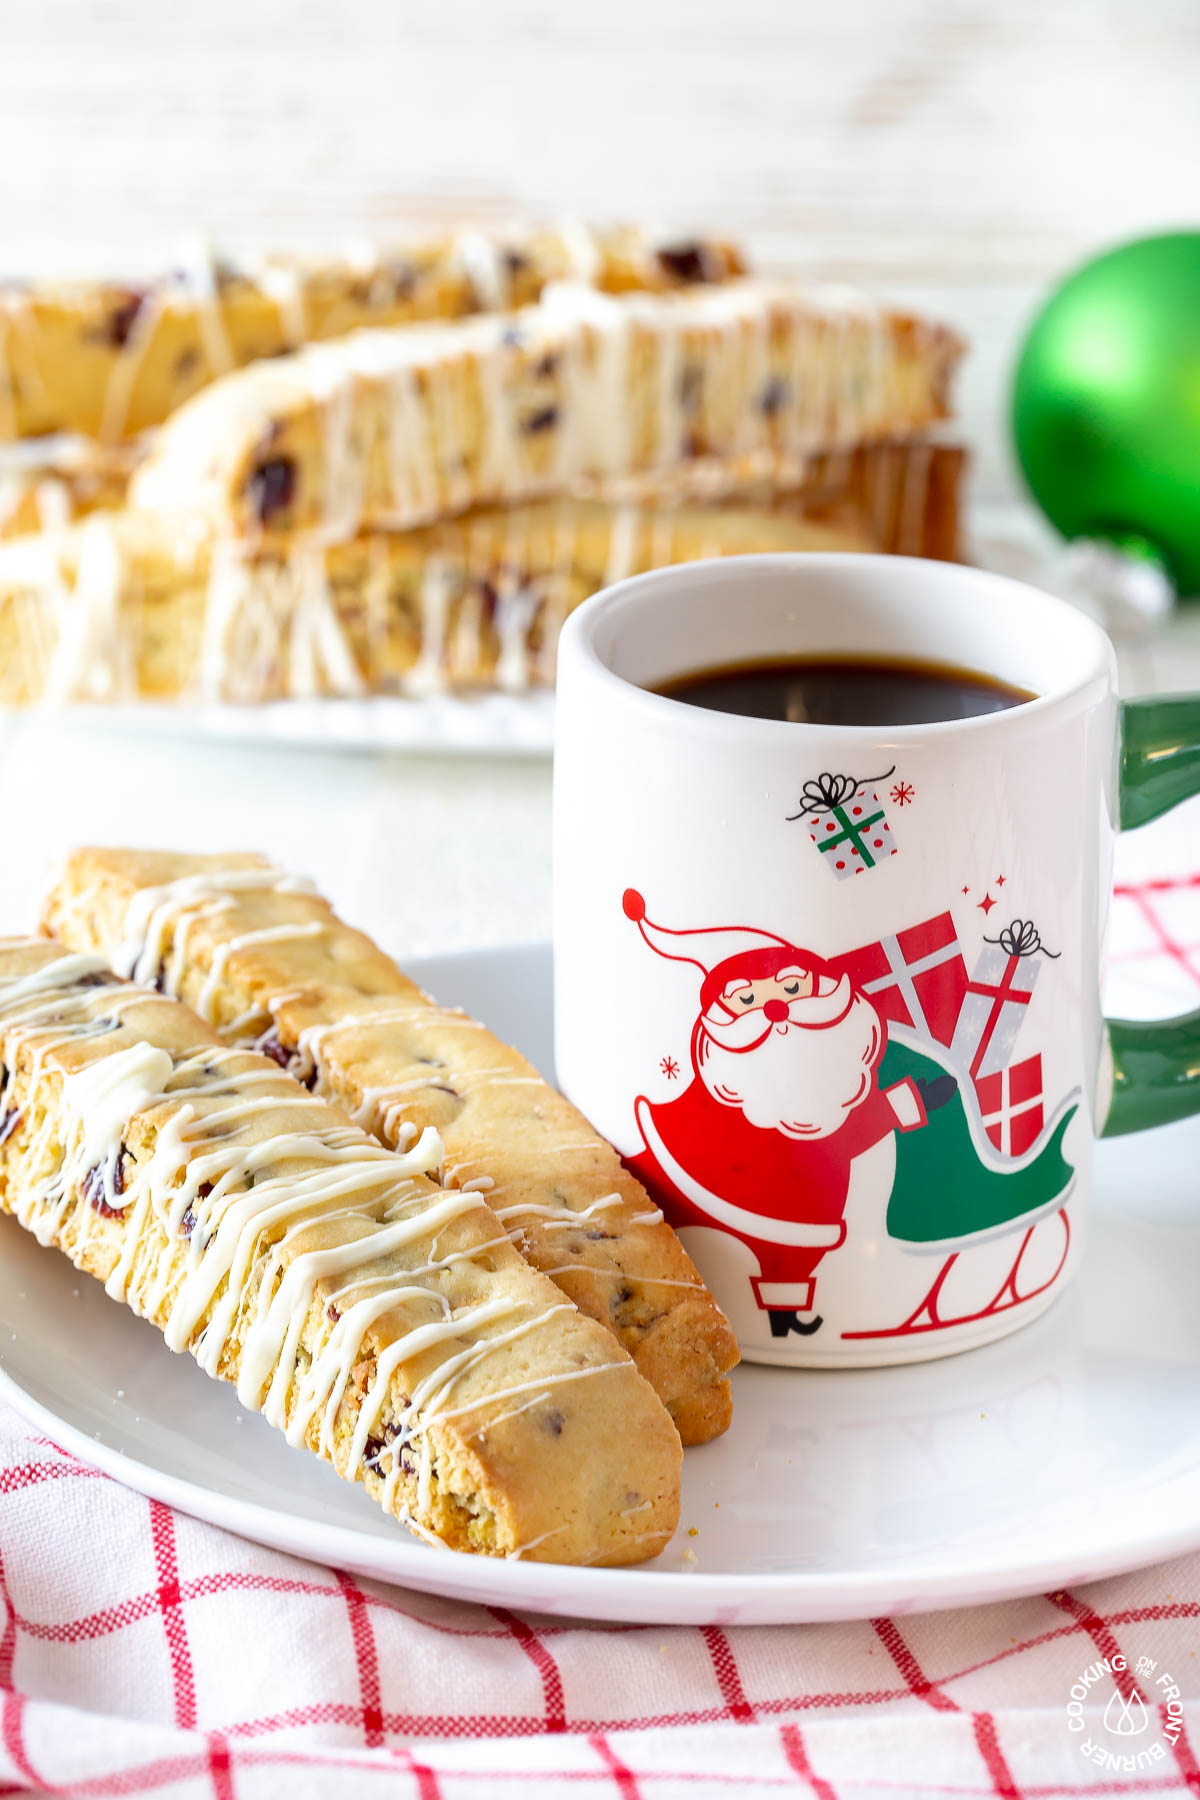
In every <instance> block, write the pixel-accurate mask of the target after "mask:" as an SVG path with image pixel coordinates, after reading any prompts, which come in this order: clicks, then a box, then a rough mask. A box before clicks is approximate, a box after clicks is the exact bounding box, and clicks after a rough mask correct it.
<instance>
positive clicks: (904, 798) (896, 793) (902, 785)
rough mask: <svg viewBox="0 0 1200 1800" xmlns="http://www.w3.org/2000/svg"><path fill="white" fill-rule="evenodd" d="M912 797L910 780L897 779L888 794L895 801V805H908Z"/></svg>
mask: <svg viewBox="0 0 1200 1800" xmlns="http://www.w3.org/2000/svg"><path fill="white" fill-rule="evenodd" d="M912 797H913V784H912V782H911V781H898V782H897V783H896V785H895V786H894V787H893V789H892V792H891V796H890V798H891V799H893V800H894V801H895V802H896V805H897V806H908V805H909V804H910V803H911V801H912Z"/></svg>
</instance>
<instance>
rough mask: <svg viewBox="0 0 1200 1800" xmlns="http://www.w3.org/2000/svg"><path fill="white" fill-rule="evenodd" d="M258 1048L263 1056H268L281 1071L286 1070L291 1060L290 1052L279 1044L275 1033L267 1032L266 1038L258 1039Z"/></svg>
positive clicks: (277, 1035) (277, 1034)
mask: <svg viewBox="0 0 1200 1800" xmlns="http://www.w3.org/2000/svg"><path fill="white" fill-rule="evenodd" d="M258 1048H259V1050H260V1051H261V1053H262V1055H263V1056H269V1057H270V1059H271V1061H272V1062H273V1063H278V1064H279V1066H280V1068H281V1069H286V1068H287V1066H288V1064H289V1063H290V1062H291V1060H292V1052H291V1051H290V1050H288V1049H286V1048H285V1046H284V1045H283V1044H281V1043H280V1041H279V1033H278V1032H277V1031H269V1032H268V1033H267V1035H266V1037H264V1038H260V1039H259V1040H258Z"/></svg>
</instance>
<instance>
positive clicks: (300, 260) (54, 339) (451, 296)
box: [0, 224, 744, 443]
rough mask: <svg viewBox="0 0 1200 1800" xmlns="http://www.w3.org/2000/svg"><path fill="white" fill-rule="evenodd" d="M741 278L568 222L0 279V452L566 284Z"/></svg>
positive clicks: (665, 247) (727, 267) (141, 418)
mask: <svg viewBox="0 0 1200 1800" xmlns="http://www.w3.org/2000/svg"><path fill="white" fill-rule="evenodd" d="M743 267H744V263H743V259H742V255H741V252H740V251H739V250H738V249H737V248H736V247H735V246H733V245H731V244H728V243H724V242H721V241H720V240H718V239H715V238H711V237H700V238H691V239H679V238H670V237H663V236H656V235H654V234H653V233H651V232H648V231H644V230H639V229H637V228H635V227H629V226H618V227H614V228H606V229H600V230H593V229H590V228H589V227H587V226H585V225H580V224H567V225H564V226H560V227H557V228H545V227H536V226H534V227H524V228H517V227H513V228H511V229H508V230H499V231H479V230H463V231H454V232H445V233H441V234H440V235H439V236H437V237H435V238H425V239H421V240H418V241H414V242H411V243H408V244H393V245H391V246H379V247H375V246H372V245H371V244H361V245H356V246H354V247H353V249H352V250H347V251H345V252H343V253H341V254H335V255H325V256H284V255H279V254H271V255H267V256H261V257H254V258H240V259H239V258H235V257H231V256H229V255H220V256H216V255H213V254H212V253H211V252H208V251H204V250H200V251H199V253H198V254H190V255H189V256H188V258H187V259H186V261H185V263H184V264H183V266H181V267H179V268H177V269H175V270H173V271H172V272H171V273H170V274H168V275H164V276H161V277H160V278H158V279H157V280H153V281H149V282H143V283H137V284H135V283H131V282H130V281H88V280H75V281H50V280H47V281H40V282H29V281H21V282H16V281H0V441H3V440H4V439H7V438H28V437H35V436H41V435H43V434H45V433H48V432H62V431H76V432H82V433H83V434H84V435H85V436H88V437H94V438H99V439H101V440H103V441H104V442H107V443H115V442H118V441H120V440H122V439H129V438H132V437H134V436H136V434H137V433H139V432H143V431H145V430H146V429H147V428H148V427H150V426H154V425H159V424H161V423H162V421H163V420H164V419H165V418H166V417H167V416H168V415H169V414H170V413H172V412H174V411H175V409H176V408H177V407H179V406H181V405H182V404H183V402H184V401H185V400H187V399H188V398H189V397H190V396H191V395H192V394H195V393H197V392H199V390H200V389H201V388H203V387H205V386H206V385H207V384H208V383H209V382H210V381H213V380H215V379H216V377H218V376H220V375H224V374H226V373H227V372H228V371H229V370H230V369H238V368H241V367H243V365H244V364H246V363H249V362H254V361H256V360H258V359H260V358H264V357H273V356H279V355H282V354H283V353H284V352H285V351H288V350H294V349H295V348H296V347H297V346H298V345H300V344H304V343H316V342H320V341H322V340H324V339H327V338H335V337H341V336H343V335H344V334H345V333H346V332H349V331H356V330H360V329H361V328H362V327H363V326H391V325H402V324H406V323H408V322H410V321H412V320H417V319H455V318H460V317H463V316H465V315H467V314H470V313H477V312H500V311H504V312H507V311H511V310H512V309H513V308H514V307H519V306H526V305H528V304H530V303H531V302H533V301H535V300H537V298H538V296H539V295H540V294H541V292H542V290H543V288H544V287H545V286H546V284H547V283H548V282H552V281H561V280H563V279H564V278H571V279H574V280H581V281H586V282H591V283H594V284H595V285H596V286H597V287H599V288H603V289H605V290H606V291H607V292H610V293H621V292H623V291H625V290H626V289H630V288H647V289H650V290H659V289H670V288H675V287H681V286H684V287H686V286H690V285H692V284H694V283H705V282H718V281H724V280H727V279H729V278H730V277H731V276H734V275H738V274H740V273H741V272H742V270H743Z"/></svg>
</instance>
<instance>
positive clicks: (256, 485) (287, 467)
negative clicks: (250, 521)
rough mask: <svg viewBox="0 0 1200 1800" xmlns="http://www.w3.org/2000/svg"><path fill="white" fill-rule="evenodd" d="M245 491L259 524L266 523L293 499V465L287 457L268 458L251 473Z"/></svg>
mask: <svg viewBox="0 0 1200 1800" xmlns="http://www.w3.org/2000/svg"><path fill="white" fill-rule="evenodd" d="M246 491H247V493H248V494H249V496H250V499H251V500H252V501H253V503H254V509H255V511H256V512H257V514H258V519H259V523H260V524H262V525H268V524H270V522H271V520H272V519H273V518H274V517H275V516H276V514H277V513H281V512H286V511H287V509H288V507H289V506H290V505H291V504H292V501H293V499H294V498H295V494H296V465H295V463H294V462H293V461H292V459H291V457H290V456H269V457H268V458H267V459H266V461H265V462H260V463H258V464H256V466H255V467H254V469H252V470H251V473H250V479H249V480H248V481H247V483H246Z"/></svg>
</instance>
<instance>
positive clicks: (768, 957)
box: [621, 888, 832, 1013]
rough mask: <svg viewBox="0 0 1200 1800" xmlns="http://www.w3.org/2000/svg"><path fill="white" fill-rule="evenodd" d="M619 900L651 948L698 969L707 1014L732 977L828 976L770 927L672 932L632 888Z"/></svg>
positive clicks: (819, 961)
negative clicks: (786, 972) (785, 972)
mask: <svg viewBox="0 0 1200 1800" xmlns="http://www.w3.org/2000/svg"><path fill="white" fill-rule="evenodd" d="M621 904H622V906H623V908H624V911H625V917H626V918H627V919H632V921H633V923H634V924H635V925H636V926H637V928H638V930H639V931H640V932H641V934H642V936H643V937H644V938H645V940H646V942H647V943H648V944H649V946H650V948H651V949H652V950H653V951H655V952H656V954H657V955H659V956H665V957H669V958H670V959H671V961H673V962H686V963H691V964H692V966H693V967H694V968H697V969H699V970H700V972H701V974H702V975H703V976H704V982H703V985H702V986H701V989H700V1010H701V1012H703V1013H707V1012H708V1011H709V1010H710V1009H711V1008H712V1006H713V1005H714V1004H715V1003H716V1002H717V1001H718V1000H719V999H720V998H721V996H722V994H723V993H724V992H725V990H726V988H727V987H728V986H729V985H730V983H731V982H734V981H757V980H760V979H762V978H763V977H767V976H771V975H778V974H779V972H780V970H782V969H790V968H798V969H805V970H812V972H813V973H814V974H816V975H827V976H831V977H832V971H831V970H830V968H829V965H828V964H827V963H826V962H825V961H824V959H823V958H822V957H819V956H814V955H813V954H812V952H811V951H809V950H802V949H801V948H800V947H799V945H798V944H790V943H789V942H788V941H787V939H786V938H781V937H776V936H775V934H774V933H773V932H770V931H759V930H757V929H756V928H755V927H754V926H751V925H711V926H701V927H699V928H698V929H697V930H693V931H673V930H672V929H671V928H670V927H669V926H667V925H656V924H654V922H653V921H652V920H650V919H648V918H647V917H646V902H645V900H644V899H643V898H642V896H641V895H640V894H639V893H638V891H637V889H636V888H626V890H625V893H624V896H623V898H622V901H621Z"/></svg>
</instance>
